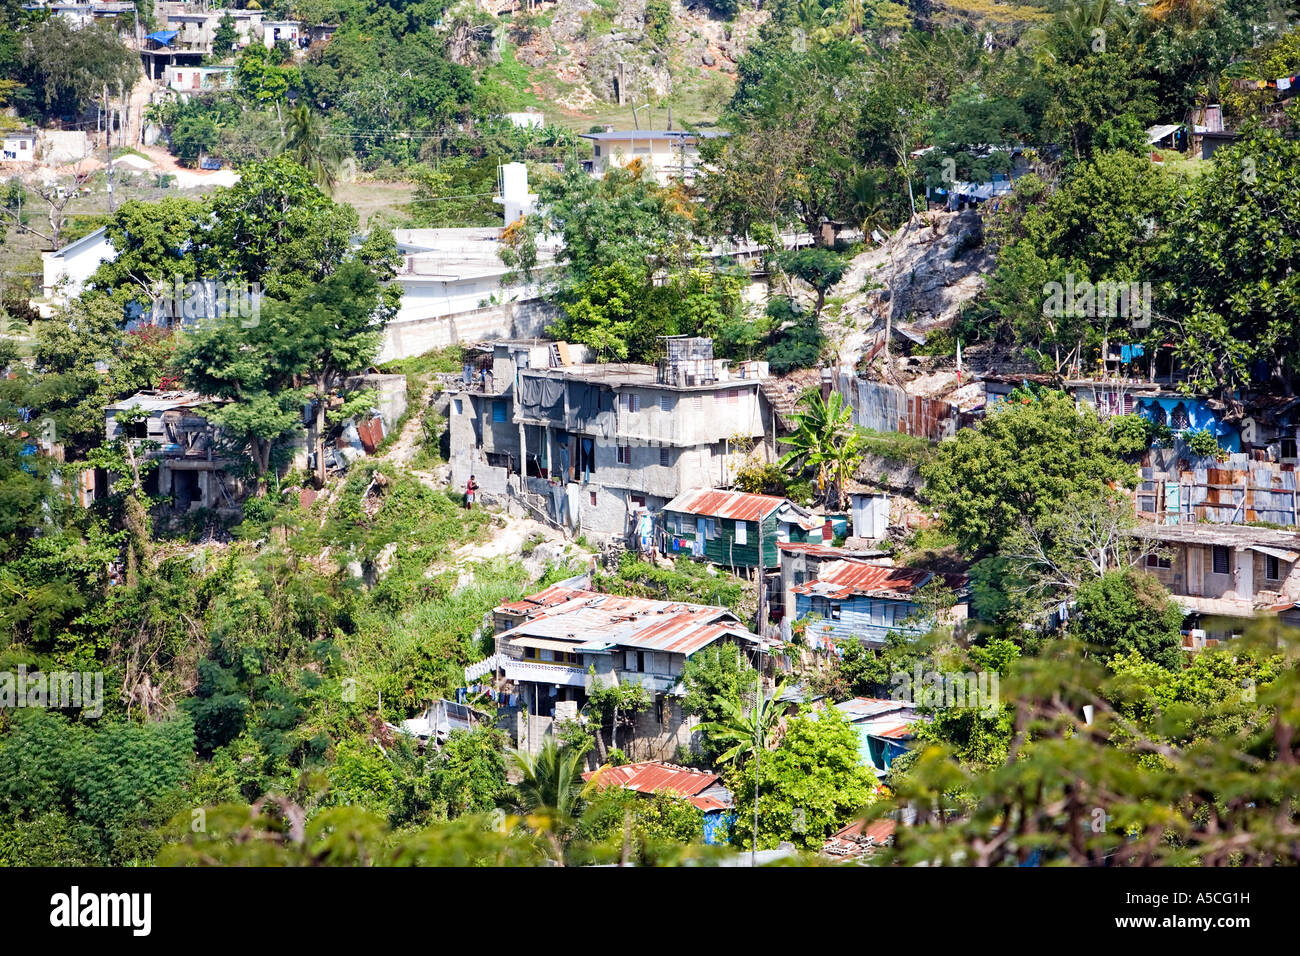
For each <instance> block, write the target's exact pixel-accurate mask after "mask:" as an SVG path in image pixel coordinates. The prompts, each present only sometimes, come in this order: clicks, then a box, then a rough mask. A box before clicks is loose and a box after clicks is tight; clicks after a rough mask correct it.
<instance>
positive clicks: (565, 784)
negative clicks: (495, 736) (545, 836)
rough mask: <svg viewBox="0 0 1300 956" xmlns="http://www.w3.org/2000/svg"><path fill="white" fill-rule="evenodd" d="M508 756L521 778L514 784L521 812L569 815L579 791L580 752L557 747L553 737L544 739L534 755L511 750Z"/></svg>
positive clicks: (580, 791) (580, 785) (580, 788)
mask: <svg viewBox="0 0 1300 956" xmlns="http://www.w3.org/2000/svg"><path fill="white" fill-rule="evenodd" d="M509 756H510V760H511V763H512V764H513V766H514V768H515V769H516V770H517V771H518V772H519V773H520V774H521V775H522V777H523V779H522V780H521V781H520V782H519V783H518V785H517V789H518V793H519V801H518V802H519V808H520V809H521V810H523V811H524V812H526V813H537V812H546V811H551V812H553V813H555V814H557V815H559V816H562V817H571V816H573V812H574V810H576V809H577V806H578V801H579V799H580V797H581V794H582V788H583V781H582V753H581V751H579V750H578V749H577V748H575V747H561V746H559V745H557V744H556V742H555V738H554V737H547V738H546V741H545V742H544V743H543V744H542V749H541V750H540V751H539V752H537V753H536V754H530V753H528V751H526V750H511V751H510V754H509Z"/></svg>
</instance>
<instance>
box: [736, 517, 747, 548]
mask: <svg viewBox="0 0 1300 956" xmlns="http://www.w3.org/2000/svg"><path fill="white" fill-rule="evenodd" d="M736 544H749V522H747V521H737V522H736Z"/></svg>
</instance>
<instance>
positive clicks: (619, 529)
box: [449, 337, 775, 537]
mask: <svg viewBox="0 0 1300 956" xmlns="http://www.w3.org/2000/svg"><path fill="white" fill-rule="evenodd" d="M667 351H668V357H666V358H665V359H664V360H663V361H661V362H660V363H659V365H658V366H653V365H633V364H592V363H588V362H583V361H579V360H576V359H577V350H576V348H575V347H571V346H567V345H566V344H565V343H553V342H542V341H536V340H533V341H520V342H498V343H495V344H494V346H493V347H492V358H491V360H490V361H487V360H485V361H484V363H483V365H482V367H481V370H474V369H470V370H467V374H466V378H467V379H468V381H466V382H464V383H463V384H462V385H461V387H460V388H458V389H456V390H454V391H452V392H451V395H450V403H451V404H450V409H449V415H450V426H449V430H450V440H451V459H452V461H451V464H452V479H453V481H454V482H455V483H456V484H457V486H458V487H463V486H464V485H465V483H466V482H467V481H468V480H469V477H470V475H473V476H474V477H475V480H476V481H477V483H478V484H479V486H480V488H481V490H482V493H484V494H486V495H488V496H493V495H495V496H499V497H507V496H508V497H510V498H512V499H514V500H516V501H522V502H523V503H524V504H525V506H526V507H527V508H528V509H529V510H530V512H531V513H533V514H534V515H536V516H539V517H543V518H545V519H546V520H548V521H550V522H552V523H554V524H556V525H560V526H562V527H566V528H569V529H571V530H573V531H575V532H577V533H585V534H591V535H598V536H606V537H619V536H626V535H628V534H629V533H630V532H631V530H632V528H631V519H632V516H633V515H635V514H636V513H637V511H639V510H647V511H649V512H651V513H654V512H658V511H659V510H660V509H661V508H662V507H663V506H664V505H665V504H667V503H668V502H669V501H671V500H672V499H673V498H675V497H677V496H678V495H679V494H681V493H682V492H683V491H684V490H686V489H689V488H713V487H717V486H719V485H727V484H730V483H731V481H732V480H733V478H734V476H735V473H736V471H737V470H739V468H740V467H741V466H742V465H743V463H744V462H745V460H746V458H747V456H749V455H750V454H751V450H752V452H753V453H754V454H756V455H757V456H758V457H760V458H761V459H762V460H765V461H770V460H772V458H773V457H774V455H775V448H774V447H773V444H774V439H773V437H772V435H773V434H774V432H773V429H772V427H771V412H770V410H769V408H768V406H767V404H766V399H765V398H764V397H763V396H762V394H761V393H760V383H761V380H762V379H763V378H764V377H765V376H766V374H767V367H766V363H760V362H752V363H745V364H743V365H741V366H740V367H738V368H731V367H730V365H729V364H728V363H727V362H726V361H725V360H715V359H714V358H713V343H712V341H711V340H709V339H686V338H685V337H681V338H677V337H674V338H672V339H669V340H668V342H667ZM483 373H486V374H483Z"/></svg>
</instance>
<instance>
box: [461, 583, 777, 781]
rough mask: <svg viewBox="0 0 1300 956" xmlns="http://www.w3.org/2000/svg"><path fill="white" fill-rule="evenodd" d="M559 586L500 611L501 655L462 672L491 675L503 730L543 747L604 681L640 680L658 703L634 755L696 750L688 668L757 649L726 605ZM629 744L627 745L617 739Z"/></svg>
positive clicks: (475, 677)
mask: <svg viewBox="0 0 1300 956" xmlns="http://www.w3.org/2000/svg"><path fill="white" fill-rule="evenodd" d="M574 583H584V584H585V581H583V579H578V580H577V582H569V583H564V584H556V585H553V586H551V587H549V588H547V589H546V590H544V591H541V592H539V593H537V594H533V595H530V596H528V597H525V598H522V599H521V600H518V601H513V602H510V603H508V604H503V605H501V606H500V607H498V608H497V609H496V610H495V611H494V612H493V624H494V629H495V631H496V653H495V654H493V655H492V656H491V657H489V658H487V659H486V660H483V661H480V662H479V663H477V664H472V665H470V666H469V667H467V668H466V669H465V680H466V681H467V682H471V683H472V682H475V681H483V680H485V679H490V680H491V681H492V683H491V685H490V690H491V692H492V693H493V694H495V695H497V697H498V699H502V698H504V699H505V701H506V706H505V707H504V708H503V709H502V711H501V714H502V715H503V718H502V719H503V722H504V724H505V729H506V731H507V732H508V733H509V734H510V735H511V737H512V738H513V739H514V740H515V741H516V744H517V745H518V746H520V747H525V748H527V749H530V750H533V751H536V750H538V749H539V748H540V747H541V745H542V742H543V740H544V738H545V737H546V736H547V735H548V734H550V733H552V732H553V727H554V724H555V722H556V721H563V720H577V719H579V715H580V714H581V712H582V709H583V707H584V706H585V705H586V703H587V700H588V697H589V695H590V693H591V692H592V691H593V690H595V689H596V688H597V687H598V686H599V687H606V686H610V685H623V684H629V683H634V684H640V685H641V686H642V687H643V688H645V690H646V691H647V693H648V694H649V697H650V700H651V706H650V707H649V708H648V709H647V710H646V711H643V712H641V713H640V714H638V715H637V720H636V727H635V735H634V740H633V742H632V744H631V746H630V750H631V752H632V754H633V755H634V756H640V757H647V758H651V757H669V756H672V754H673V753H675V752H676V749H677V748H678V747H679V746H688V747H689V746H692V736H693V727H694V725H695V723H696V720H695V718H693V717H690V716H688V715H686V714H684V713H683V712H682V708H681V698H682V697H683V696H684V695H685V691H684V689H683V688H682V686H681V674H682V668H683V667H685V665H686V661H687V660H688V659H689V658H690V657H691V656H692V655H694V654H696V653H697V652H699V651H701V650H703V649H704V648H706V647H709V646H711V645H713V644H715V643H717V642H719V641H726V642H731V643H734V644H736V645H738V646H740V647H741V648H743V649H745V650H747V651H753V650H754V649H756V648H757V647H758V644H759V638H758V637H757V635H755V634H752V633H751V632H750V631H749V629H748V628H747V627H746V626H745V625H744V624H743V623H742V622H741V620H740V618H738V617H737V616H736V615H735V614H734V613H733V612H731V611H729V610H727V609H726V608H723V607H711V606H706V605H698V604H683V603H681V602H677V601H656V600H647V599H644V598H630V597H620V596H617V595H613V594H601V593H599V592H597V591H590V590H587V589H586V588H585V587H575V586H572V585H573V584H574ZM620 744H622V741H620Z"/></svg>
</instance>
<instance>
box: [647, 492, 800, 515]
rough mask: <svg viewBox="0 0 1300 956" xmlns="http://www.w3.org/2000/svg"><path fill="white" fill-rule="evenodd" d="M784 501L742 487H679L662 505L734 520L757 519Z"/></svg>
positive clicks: (665, 508)
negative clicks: (744, 490)
mask: <svg viewBox="0 0 1300 956" xmlns="http://www.w3.org/2000/svg"><path fill="white" fill-rule="evenodd" d="M786 503H787V500H786V499H785V498H777V497H774V496H772V495H750V494H746V493H745V492H743V491H718V490H715V489H713V488H692V489H691V490H689V491H683V492H682V493H681V494H680V495H678V496H677V497H676V498H674V499H673V500H672V501H670V502H668V504H666V505H664V511H680V512H683V513H685V514H693V515H707V516H709V517H713V518H731V519H734V520H736V521H761V520H762V519H764V518H766V517H767V516H768V515H770V514H772V513H773V512H774V511H776V510H777V509H778V508H780V507H781V506H782V505H783V504H786Z"/></svg>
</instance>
